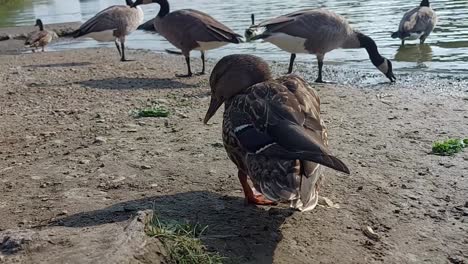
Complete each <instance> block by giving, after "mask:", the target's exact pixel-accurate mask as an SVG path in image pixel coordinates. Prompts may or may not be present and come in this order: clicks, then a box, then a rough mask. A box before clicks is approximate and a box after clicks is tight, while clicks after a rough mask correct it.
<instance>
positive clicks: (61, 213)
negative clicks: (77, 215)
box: [57, 210, 68, 216]
mask: <svg viewBox="0 0 468 264" xmlns="http://www.w3.org/2000/svg"><path fill="white" fill-rule="evenodd" d="M67 214H68V211H67V210H63V211H61V212H60V213H58V214H57V216H62V215H67Z"/></svg>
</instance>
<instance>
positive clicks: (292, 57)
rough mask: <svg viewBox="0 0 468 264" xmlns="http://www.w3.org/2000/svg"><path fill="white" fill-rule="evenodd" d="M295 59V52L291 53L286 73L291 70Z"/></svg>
mask: <svg viewBox="0 0 468 264" xmlns="http://www.w3.org/2000/svg"><path fill="white" fill-rule="evenodd" d="M295 59H296V54H295V53H291V58H290V59H289V68H288V74H290V73H292V71H293V65H294V60H295Z"/></svg>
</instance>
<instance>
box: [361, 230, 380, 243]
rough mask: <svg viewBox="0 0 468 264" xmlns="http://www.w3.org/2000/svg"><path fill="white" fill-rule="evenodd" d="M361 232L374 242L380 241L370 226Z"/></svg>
mask: <svg viewBox="0 0 468 264" xmlns="http://www.w3.org/2000/svg"><path fill="white" fill-rule="evenodd" d="M362 232H363V233H364V235H366V237H368V238H370V239H372V240H375V241H379V240H380V236H379V235H378V234H377V233H375V231H374V230H373V229H372V227H370V226H366V227H363V228H362Z"/></svg>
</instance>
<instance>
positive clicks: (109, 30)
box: [73, 0, 144, 61]
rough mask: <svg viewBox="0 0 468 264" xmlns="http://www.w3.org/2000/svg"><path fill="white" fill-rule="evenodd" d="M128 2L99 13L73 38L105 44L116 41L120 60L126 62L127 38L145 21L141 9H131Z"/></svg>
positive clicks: (129, 0) (84, 24)
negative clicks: (90, 39) (82, 38)
mask: <svg viewBox="0 0 468 264" xmlns="http://www.w3.org/2000/svg"><path fill="white" fill-rule="evenodd" d="M126 2H127V5H114V6H110V7H108V8H106V9H104V10H102V11H101V12H99V13H97V14H96V15H95V16H93V17H92V18H90V19H89V20H88V21H86V22H85V23H83V25H81V27H80V28H79V29H78V30H77V31H76V32H75V34H74V36H73V37H74V38H79V37H90V38H93V39H95V40H97V41H104V42H108V41H114V42H115V45H116V47H117V50H118V52H119V55H120V57H121V58H120V59H121V60H122V61H126V57H125V41H126V36H128V35H130V34H131V33H132V32H134V31H135V30H136V29H137V28H138V26H139V25H140V24H141V23H142V22H143V19H144V14H143V10H141V8H139V7H131V5H133V2H132V1H131V0H126ZM119 42H120V44H119Z"/></svg>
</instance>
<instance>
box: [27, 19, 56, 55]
mask: <svg viewBox="0 0 468 264" xmlns="http://www.w3.org/2000/svg"><path fill="white" fill-rule="evenodd" d="M34 26H36V27H39V31H36V32H34V33H32V34H31V35H30V36H29V37H28V38H27V39H26V41H25V42H24V45H27V46H29V47H30V48H33V49H32V51H33V52H36V49H37V48H39V47H41V48H42V52H44V50H45V49H44V48H45V46H47V45H48V44H49V43H50V42H51V41H52V40H53V39H54V38H58V36H57V33H55V32H52V31H48V30H45V29H44V24H42V20H40V19H37V20H36V24H35V25H34Z"/></svg>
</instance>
